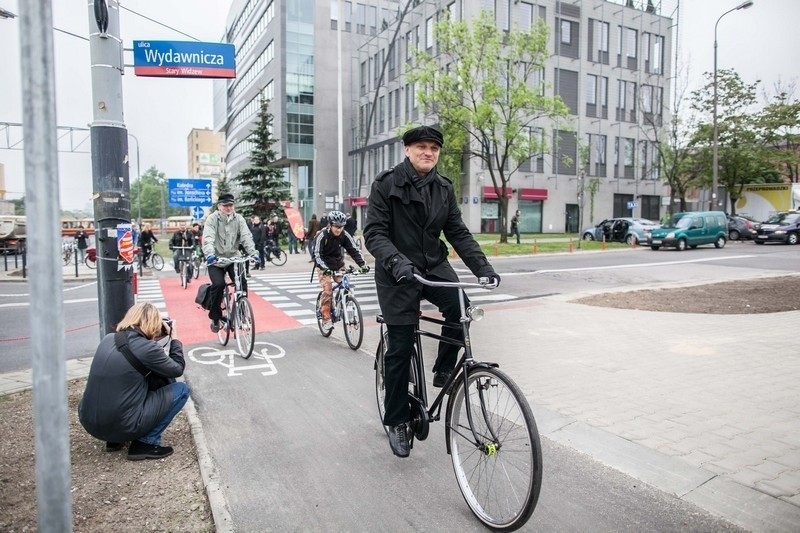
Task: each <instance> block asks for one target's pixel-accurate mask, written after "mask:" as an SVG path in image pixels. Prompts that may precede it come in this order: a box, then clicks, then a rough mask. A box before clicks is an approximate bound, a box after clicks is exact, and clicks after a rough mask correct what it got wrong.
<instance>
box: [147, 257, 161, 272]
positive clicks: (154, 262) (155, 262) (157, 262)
mask: <svg viewBox="0 0 800 533" xmlns="http://www.w3.org/2000/svg"><path fill="white" fill-rule="evenodd" d="M150 266H151V267H153V268H155V269H156V270H158V271H159V272H161V270H163V269H164V258H163V257H161V256H160V255H158V254H156V253H154V254H153V255H151V256H150Z"/></svg>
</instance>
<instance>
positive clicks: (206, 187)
mask: <svg viewBox="0 0 800 533" xmlns="http://www.w3.org/2000/svg"><path fill="white" fill-rule="evenodd" d="M167 190H168V191H169V205H171V206H173V207H193V206H204V207H211V206H212V205H214V202H212V201H211V180H206V179H194V178H170V179H168V180H167Z"/></svg>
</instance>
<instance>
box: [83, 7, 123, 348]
mask: <svg viewBox="0 0 800 533" xmlns="http://www.w3.org/2000/svg"><path fill="white" fill-rule="evenodd" d="M89 52H90V55H91V62H92V112H93V121H92V128H91V137H92V187H93V191H94V195H93V196H94V219H95V222H94V227H95V241H96V243H95V244H96V247H97V296H98V303H99V308H100V309H99V312H100V337H101V338H102V337H103V336H104V335H106V334H107V333H111V332H112V331H114V327H115V326H116V325H117V323H119V321H120V320H122V318H123V317H124V316H125V313H126V312H127V311H128V309H130V307H131V306H133V304H134V299H133V280H132V277H133V272H132V269H124V268H123V269H120V268H118V264H119V261H118V258H119V251H118V250H117V239H116V231H117V230H116V228H117V224H121V223H130V221H131V200H130V182H129V178H128V164H127V161H128V160H129V158H128V132H127V130H126V129H125V123H124V122H123V116H122V115H123V113H122V69H123V64H122V39H121V38H120V31H119V2H118V1H116V0H108V2H106V0H94V1H91V0H90V2H89Z"/></svg>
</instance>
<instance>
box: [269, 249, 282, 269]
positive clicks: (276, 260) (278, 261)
mask: <svg viewBox="0 0 800 533" xmlns="http://www.w3.org/2000/svg"><path fill="white" fill-rule="evenodd" d="M270 261H271V262H272V264H273V265H275V266H283V265H285V264H286V252H284V251H283V250H279V251H277V252H275V253H274V254H273V255H272V258H271V259H270Z"/></svg>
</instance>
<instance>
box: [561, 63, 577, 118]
mask: <svg viewBox="0 0 800 533" xmlns="http://www.w3.org/2000/svg"><path fill="white" fill-rule="evenodd" d="M555 85H556V87H555V92H556V94H557V95H558V96H560V97H561V99H562V100H564V103H565V104H567V107H569V111H570V113H572V114H573V115H577V114H578V73H577V72H576V71H574V70H565V69H558V68H557V69H555Z"/></svg>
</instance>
